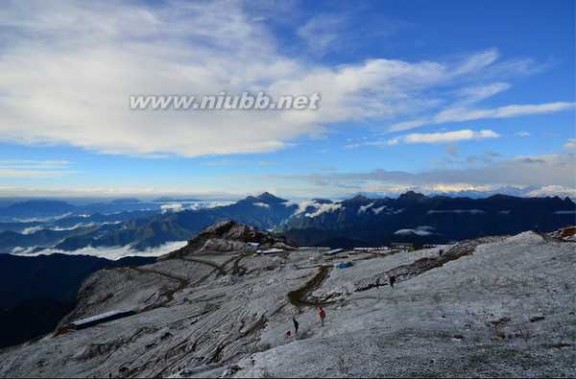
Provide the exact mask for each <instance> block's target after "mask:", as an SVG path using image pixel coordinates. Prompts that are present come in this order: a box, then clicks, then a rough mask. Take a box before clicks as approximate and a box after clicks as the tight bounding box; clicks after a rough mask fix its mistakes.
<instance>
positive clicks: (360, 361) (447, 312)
mask: <svg viewBox="0 0 576 379" xmlns="http://www.w3.org/2000/svg"><path fill="white" fill-rule="evenodd" d="M564 234H565V233H564ZM564 234H563V233H559V234H557V235H555V236H554V237H551V236H543V235H540V234H536V233H533V232H526V233H522V234H519V235H516V236H512V237H507V238H505V237H495V238H484V239H481V240H473V241H466V242H463V243H459V244H456V245H453V246H443V247H438V248H434V249H426V250H418V251H414V252H400V251H390V252H385V253H382V252H349V251H342V252H340V253H338V254H336V255H333V254H326V251H322V250H319V249H296V250H294V249H290V248H288V247H287V246H286V245H284V244H283V242H282V241H281V240H277V239H275V238H274V237H272V236H270V235H268V234H267V233H264V232H259V231H255V230H253V229H251V228H248V227H244V226H242V225H238V224H221V225H217V226H215V227H213V228H211V229H208V230H205V231H204V232H203V233H202V234H200V235H199V236H198V237H197V238H195V239H193V240H192V241H191V242H190V244H189V245H188V246H187V247H185V248H184V249H182V250H180V251H177V252H174V253H171V254H170V255H169V256H167V257H165V259H164V260H162V261H160V262H158V263H155V264H153V265H148V266H141V267H138V268H122V269H110V270H104V271H100V272H98V273H96V274H94V275H93V276H91V277H90V278H89V279H88V280H87V281H86V282H85V283H84V285H83V287H82V290H81V292H80V298H79V305H78V307H77V309H76V310H75V311H74V312H73V313H72V314H71V315H69V317H68V319H67V320H65V321H64V322H63V323H62V325H64V324H66V323H67V322H69V321H71V320H76V319H79V318H84V317H89V316H94V315H97V314H101V313H103V312H108V311H113V310H117V309H131V310H135V311H136V314H134V315H131V316H129V317H125V318H122V319H117V320H114V321H109V322H106V323H102V324H99V325H96V326H93V327H90V328H86V329H83V330H77V331H66V332H65V333H64V332H63V333H55V334H53V335H49V336H46V337H45V338H43V339H42V340H40V341H36V342H31V343H27V344H24V345H21V346H18V347H14V348H11V349H7V350H4V351H2V352H1V353H0V376H3V377H8V376H10V377H12V376H22V377H23V376H40V377H51V376H56V377H61V376H66V377H94V376H96V377H108V376H109V375H112V376H125V377H153V376H174V377H194V376H198V377H207V376H208V377H276V376H278V377H295V376H296V377H298V376H331V377H333V376H338V377H345V376H364V377H366V376H368V377H373V376H442V377H461V376H574V375H576V368H575V365H574V362H575V361H576V353H575V343H574V341H575V337H576V316H575V313H574V312H575V311H574V309H576V307H575V305H576V301H575V293H576V291H575V289H576V279H575V277H574V268H575V263H576V252H575V246H576V245H575V243H574V242H571V241H570V240H569V239H567V238H564V237H562V236H563V235H564ZM208 241H226V242H225V243H224V244H225V245H226V246H225V248H222V249H215V248H214V245H213V244H214V243H216V242H208ZM256 244H258V246H259V247H257V248H256V247H255V246H256ZM216 245H218V246H220V245H221V244H220V245H219V244H218V243H216ZM260 246H262V247H260ZM272 246H276V248H275V249H274V250H273V252H270V253H266V254H265V253H264V251H265V249H268V248H271V247H272ZM229 247H233V249H232V250H229ZM249 247H251V249H250V248H249ZM344 261H345V262H350V263H351V264H352V266H351V267H348V268H343V269H340V268H337V267H336V263H339V262H344ZM338 267H342V266H338ZM390 277H394V278H395V279H396V282H395V285H394V287H393V288H392V287H390V285H389V280H390ZM319 306H323V307H324V309H325V310H326V313H327V318H326V320H325V325H324V326H321V325H320V322H319V319H318V316H317V307H319ZM293 317H294V318H296V320H297V321H298V322H299V326H300V327H299V331H298V334H296V335H294V331H293V322H292V318H293ZM288 330H291V335H290V336H287V334H286V332H287V331H288Z"/></svg>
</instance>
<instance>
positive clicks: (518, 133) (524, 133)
mask: <svg viewBox="0 0 576 379" xmlns="http://www.w3.org/2000/svg"><path fill="white" fill-rule="evenodd" d="M514 135H515V136H516V137H530V136H532V133H530V132H527V131H525V130H522V131H520V132H516V133H514Z"/></svg>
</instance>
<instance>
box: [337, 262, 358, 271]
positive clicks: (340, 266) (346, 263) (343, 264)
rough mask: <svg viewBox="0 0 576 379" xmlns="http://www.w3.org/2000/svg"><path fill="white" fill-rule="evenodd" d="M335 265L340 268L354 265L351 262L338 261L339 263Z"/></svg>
mask: <svg viewBox="0 0 576 379" xmlns="http://www.w3.org/2000/svg"><path fill="white" fill-rule="evenodd" d="M335 266H336V268H337V269H340V270H341V269H345V268H348V267H352V266H354V264H353V263H352V262H340V263H337V264H336V265H335Z"/></svg>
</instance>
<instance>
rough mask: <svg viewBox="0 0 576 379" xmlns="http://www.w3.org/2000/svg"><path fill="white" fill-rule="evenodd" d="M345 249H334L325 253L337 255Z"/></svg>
mask: <svg viewBox="0 0 576 379" xmlns="http://www.w3.org/2000/svg"><path fill="white" fill-rule="evenodd" d="M343 251H344V249H332V250H330V251H329V252H327V253H325V255H336V254H338V253H341V252H343Z"/></svg>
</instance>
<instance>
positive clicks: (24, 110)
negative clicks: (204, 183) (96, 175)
mask: <svg viewBox="0 0 576 379" xmlns="http://www.w3.org/2000/svg"><path fill="white" fill-rule="evenodd" d="M320 21H322V20H320ZM320 21H319V20H316V21H314V22H312V23H310V24H309V25H305V26H304V27H303V28H302V29H301V34H302V36H303V37H306V36H308V35H309V33H310V32H312V31H314V30H315V29H317V28H322V30H323V31H326V30H325V29H330V28H331V25H332V24H333V22H332V21H330V20H328V21H326V20H325V21H324V22H320ZM0 24H1V28H2V37H1V44H0V49H1V52H2V56H1V58H0V71H1V72H2V73H3V75H2V77H1V78H0V93H1V94H2V96H0V137H1V139H2V140H3V141H9V142H18V143H58V144H60V143H62V144H69V145H73V146H78V147H82V148H86V149H89V150H94V151H98V152H104V153H115V154H126V155H150V156H155V155H165V154H168V155H181V156H187V157H194V156H202V155H212V154H233V153H257V152H269V151H275V150H278V149H282V148H285V147H286V146H289V144H290V143H291V142H292V141H294V140H296V139H298V138H299V137H305V136H318V135H322V134H325V133H328V132H329V128H330V125H331V124H332V123H341V122H347V121H350V122H354V121H362V120H374V119H375V120H397V119H399V118H402V117H411V116H412V115H414V114H416V113H422V112H426V111H430V110H432V109H436V108H437V107H438V105H439V104H443V103H446V102H447V101H448V102H452V103H454V104H455V105H456V107H455V108H450V109H447V110H444V111H442V112H440V113H438V114H437V115H436V116H435V117H434V118H433V119H432V120H427V119H425V120H420V119H414V120H412V121H407V122H403V123H397V124H396V125H394V126H393V127H392V128H391V130H405V129H410V128H413V127H418V126H422V125H424V124H428V123H433V124H434V123H440V122H453V121H465V120H475V119H479V118H501V117H516V116H519V115H524V114H535V113H545V112H555V111H560V110H563V109H566V108H568V107H570V106H571V105H570V104H569V103H549V104H534V105H506V106H502V107H499V108H497V109H491V110H486V109H475V108H470V104H473V103H475V102H477V101H480V100H482V99H485V98H487V97H490V96H493V95H494V94H497V93H499V92H502V91H505V90H507V89H508V88H509V87H510V84H508V83H506V82H502V80H507V79H509V78H511V77H513V76H514V75H518V74H519V73H520V74H524V73H528V72H530V71H531V70H532V68H531V67H532V66H533V64H532V63H531V62H529V61H523V60H516V61H504V60H501V59H500V58H499V54H498V52H497V51H496V50H488V51H483V52H479V53H476V54H471V55H469V56H466V57H463V58H462V59H460V60H456V61H421V62H407V61H402V60H390V59H372V60H367V61H362V62H357V63H354V64H350V65H345V66H338V67H330V66H326V65H323V64H320V63H313V62H310V61H303V60H299V59H297V58H294V57H290V56H287V55H285V54H283V53H282V49H281V48H280V46H279V44H278V42H277V40H276V38H275V37H274V35H273V33H272V32H271V31H270V28H269V26H268V25H267V24H266V22H265V21H262V20H258V19H255V18H254V17H252V16H251V14H250V12H249V11H248V10H247V9H246V8H245V6H244V5H243V4H242V3H240V2H226V3H222V2H192V3H188V2H178V1H176V2H169V3H167V4H166V5H162V6H156V7H152V6H144V5H134V4H133V3H124V2H114V1H112V2H105V3H95V2H86V3H78V2H68V1H64V0H62V1H55V2H50V3H46V2H42V1H37V2H34V1H26V2H19V1H14V2H11V3H8V4H6V5H5V6H3V10H2V11H1V12H0ZM307 33H308V34H307ZM325 35H329V33H328V32H326V33H325ZM330 42H331V41H330V40H329V39H328V40H326V41H325V40H323V41H320V43H322V44H329V43H330ZM319 48H324V47H322V46H320V47H319ZM494 78H496V79H497V81H495V82H491V83H488V84H486V82H487V81H492V80H494ZM447 87H448V88H451V92H450V93H451V94H450V95H449V96H448V95H444V94H443V93H442V89H445V88H447ZM246 90H248V91H260V90H262V91H265V92H267V93H268V94H270V95H272V96H279V95H283V94H295V95H298V94H311V93H315V92H320V93H321V94H322V101H321V104H320V105H321V108H320V110H318V111H287V112H279V111H217V112H210V111H205V112H194V111H183V112H177V111H163V112H161V111H157V112H153V111H144V112H142V111H130V110H129V109H128V98H129V96H130V95H135V94H136V95H137V94H160V95H162V94H192V95H205V94H208V95H211V94H214V93H217V92H219V91H227V92H228V93H240V92H242V91H246ZM430 93H433V94H434V95H432V96H431V95H430ZM454 94H456V96H455V95H454ZM447 96H448V97H447ZM474 133H476V132H473V136H475V137H478V136H479V135H478V134H474ZM479 133H483V132H479ZM481 135H482V134H480V136H481ZM413 138H417V137H406V138H404V139H403V141H404V142H407V143H410V141H411V139H413ZM420 138H422V137H420Z"/></svg>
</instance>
